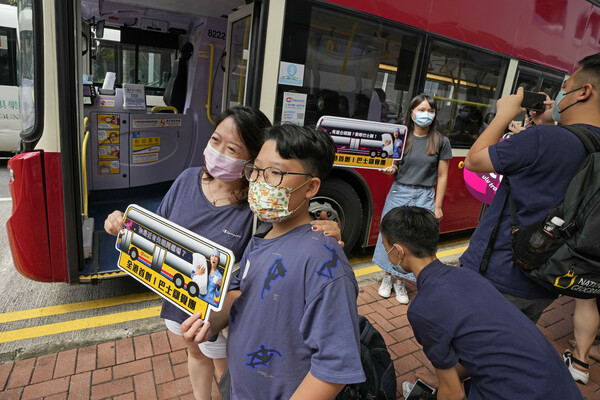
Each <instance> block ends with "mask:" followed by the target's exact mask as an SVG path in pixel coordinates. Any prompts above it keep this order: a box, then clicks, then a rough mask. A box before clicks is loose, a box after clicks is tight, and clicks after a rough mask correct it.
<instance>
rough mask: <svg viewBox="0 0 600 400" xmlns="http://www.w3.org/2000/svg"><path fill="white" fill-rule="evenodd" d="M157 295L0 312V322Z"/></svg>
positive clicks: (127, 301) (149, 297) (134, 301)
mask: <svg viewBox="0 0 600 400" xmlns="http://www.w3.org/2000/svg"><path fill="white" fill-rule="evenodd" d="M158 298H159V296H158V295H157V294H155V293H154V292H145V293H136V294H129V295H126V296H119V297H112V298H109V299H101V300H92V301H82V302H80V303H70V304H60V305H57V306H51V307H43V308H34V309H30V310H22V311H12V312H7V313H4V314H0V324H4V323H7V322H14V321H21V320H24V319H31V318H40V317H49V316H52V315H60V314H68V313H72V312H77V311H88V310H93V309H97V308H106V307H113V306H118V305H121V304H129V303H139V302H141V301H148V300H155V299H158Z"/></svg>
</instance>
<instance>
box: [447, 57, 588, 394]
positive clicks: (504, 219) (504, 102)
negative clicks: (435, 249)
mask: <svg viewBox="0 0 600 400" xmlns="http://www.w3.org/2000/svg"><path fill="white" fill-rule="evenodd" d="M579 65H580V68H579V69H578V70H577V71H575V73H574V74H573V75H571V76H570V77H569V78H568V79H567V80H566V81H565V82H564V83H563V87H562V90H561V91H560V93H559V94H558V95H557V97H556V99H555V103H554V106H553V109H552V118H553V120H554V121H556V122H558V123H563V124H579V125H581V126H583V127H585V128H587V129H589V130H591V131H592V132H594V133H596V134H597V135H598V136H599V137H600V93H599V92H598V88H600V53H598V54H593V55H590V56H588V57H585V58H584V59H582V60H580V61H579ZM522 101H523V88H519V89H518V90H517V93H516V94H514V95H510V96H506V97H503V98H501V99H499V100H498V102H497V104H496V116H495V117H494V119H493V120H492V121H491V123H490V125H489V126H488V128H487V129H486V130H485V131H484V132H483V133H482V134H481V136H479V138H478V139H477V141H476V142H475V143H474V144H473V146H472V147H471V149H470V150H469V152H468V153H467V157H466V159H465V167H466V168H468V169H469V170H471V171H473V172H495V173H500V174H502V175H504V176H505V177H508V178H509V180H510V194H511V197H512V198H513V200H514V203H515V208H516V210H517V220H518V223H519V224H520V225H521V226H529V225H531V224H533V223H536V222H537V221H539V220H540V219H542V218H543V217H544V216H545V215H546V214H547V213H548V210H550V209H551V208H552V207H554V206H556V205H557V204H559V203H560V202H561V201H562V199H563V198H564V194H565V192H566V190H567V186H568V184H569V182H570V181H571V179H572V178H573V176H574V175H575V173H576V172H577V171H578V170H579V167H580V165H581V163H582V162H583V160H584V158H585V157H586V155H587V152H586V150H585V147H584V146H583V144H582V143H581V141H580V140H579V139H578V138H577V137H576V136H575V135H574V134H572V133H571V132H569V131H567V130H566V129H563V128H561V127H560V126H554V125H535V126H532V127H529V128H528V129H527V130H526V131H525V132H523V133H522V134H519V135H513V136H511V138H510V139H508V140H504V141H501V142H498V141H499V139H500V138H501V137H502V135H503V134H504V132H505V129H506V126H507V125H508V124H509V123H510V122H511V121H512V120H513V119H514V118H515V117H516V116H517V115H519V114H520V113H521V112H522V108H521V102H522ZM507 197H508V196H507V188H506V185H505V184H504V180H503V184H501V185H500V186H499V187H498V191H497V192H496V195H495V196H494V199H493V201H492V203H491V204H490V207H489V209H488V210H487V212H486V213H485V215H484V216H483V218H482V220H481V222H480V223H479V226H478V227H477V229H476V230H475V232H474V233H473V235H472V236H471V240H470V243H469V247H468V248H467V250H466V251H465V252H464V253H463V255H462V256H461V257H460V260H459V262H460V263H461V265H462V266H463V267H465V268H468V269H471V270H474V271H477V272H479V273H481V274H482V275H484V276H485V277H486V278H487V279H488V280H489V281H490V282H491V283H492V284H493V285H494V286H495V287H496V288H497V289H498V290H499V291H500V292H501V293H502V294H503V295H504V296H505V297H506V298H507V299H508V300H509V301H510V302H511V303H513V304H514V305H515V306H516V307H517V308H519V309H520V310H521V311H522V312H524V313H525V314H526V315H527V316H528V317H529V318H530V319H531V320H532V321H533V322H537V321H538V319H539V318H540V316H541V315H542V312H543V311H544V309H545V308H546V307H547V306H548V305H549V304H551V303H552V302H553V301H554V299H555V298H556V294H555V293H554V292H551V291H549V290H547V289H545V288H543V287H542V286H540V285H538V284H537V283H535V282H533V281H532V280H531V279H529V278H528V277H527V276H526V275H525V274H523V272H522V271H521V270H520V268H519V267H518V266H517V265H516V264H515V263H514V262H513V260H512V250H511V229H510V219H511V217H510V207H508V206H507V207H504V203H505V202H506V201H507ZM498 221H499V228H498V236H497V238H496V240H495V243H494V244H493V247H492V252H491V256H490V258H489V263H488V264H487V266H485V267H482V260H483V255H484V252H485V250H486V248H487V246H488V243H489V241H490V235H491V232H492V230H493V229H494V226H495V225H496V223H497V222H498ZM580 303H581V304H583V306H581V307H580ZM584 303H587V300H583V299H576V313H575V315H574V326H575V336H576V341H577V342H578V343H577V346H578V347H581V349H579V348H576V349H575V350H574V352H573V353H571V352H569V351H567V352H565V353H564V355H563V358H564V360H565V363H566V364H567V365H568V367H569V370H570V372H571V374H572V375H573V378H574V379H576V380H578V381H580V382H582V383H585V382H587V380H588V378H589V349H590V346H591V345H592V343H593V337H594V335H595V333H596V330H597V328H598V323H599V319H598V311H597V308H596V305H595V304H593V307H592V304H591V303H590V304H584ZM586 305H589V307H586ZM594 309H596V311H595V315H594V313H593V310H594ZM577 310H578V311H577ZM584 315H586V316H589V317H584ZM580 335H581V336H580ZM584 338H585V339H584ZM590 339H591V340H590Z"/></svg>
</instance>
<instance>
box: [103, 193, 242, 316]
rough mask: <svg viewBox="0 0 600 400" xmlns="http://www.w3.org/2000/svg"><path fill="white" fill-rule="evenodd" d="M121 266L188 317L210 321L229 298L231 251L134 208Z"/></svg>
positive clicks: (120, 244)
mask: <svg viewBox="0 0 600 400" xmlns="http://www.w3.org/2000/svg"><path fill="white" fill-rule="evenodd" d="M123 221H124V229H123V230H122V232H121V233H120V234H119V235H118V237H117V242H116V244H115V247H116V249H117V250H119V251H120V256H119V261H118V266H119V268H120V269H122V270H123V271H125V272H126V273H128V274H129V275H131V276H132V277H134V278H135V279H137V280H138V281H139V282H141V283H142V284H144V285H145V286H147V287H149V288H150V289H152V290H153V291H154V292H156V293H157V294H158V295H160V296H162V297H163V298H165V299H167V300H168V301H170V302H171V303H173V304H175V305H176V306H177V307H179V308H181V309H182V310H183V311H185V312H187V313H188V314H190V315H191V314H194V313H196V312H199V313H200V318H202V319H206V318H208V315H209V313H210V310H215V311H219V310H220V309H221V307H222V305H223V301H224V300H225V294H226V293H227V287H228V286H229V279H230V277H231V271H232V266H233V263H234V262H235V257H234V255H233V253H232V252H231V250H229V249H226V248H224V247H222V246H219V245H218V244H216V243H214V242H212V241H210V240H208V239H206V238H203V237H202V236H199V235H197V234H195V233H193V232H191V231H189V230H187V229H185V228H182V227H181V226H179V225H176V224H174V223H172V222H170V221H168V220H166V219H164V218H162V217H160V216H159V215H156V214H154V213H152V212H150V211H148V210H145V209H144V208H142V207H139V206H137V205H135V204H132V205H130V206H129V207H128V208H127V211H126V212H125V215H124V216H123Z"/></svg>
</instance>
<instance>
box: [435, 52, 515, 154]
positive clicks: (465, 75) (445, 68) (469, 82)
mask: <svg viewBox="0 0 600 400" xmlns="http://www.w3.org/2000/svg"><path fill="white" fill-rule="evenodd" d="M507 65H508V61H507V60H506V59H504V58H503V57H500V56H497V55H493V54H490V53H487V52H484V51H480V50H476V49H474V48H469V47H466V46H465V47H463V46H460V45H457V44H452V43H447V42H444V41H442V40H432V44H431V50H430V53H429V60H428V62H427V75H426V81H425V89H424V92H425V93H426V94H429V95H431V96H433V98H435V99H436V100H437V101H438V128H439V129H440V131H441V132H443V133H444V134H445V135H446V136H448V137H449V138H450V143H451V144H452V146H453V147H464V148H469V147H471V145H472V144H473V143H474V142H475V139H477V137H478V136H479V135H480V134H481V133H482V132H483V131H484V129H485V128H486V127H487V122H486V121H489V120H490V118H491V117H493V113H492V109H493V107H492V106H493V105H494V104H495V100H497V99H498V98H499V97H500V94H501V91H502V82H503V81H504V77H505V75H506V69H507Z"/></svg>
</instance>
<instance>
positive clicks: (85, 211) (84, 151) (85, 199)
mask: <svg viewBox="0 0 600 400" xmlns="http://www.w3.org/2000/svg"><path fill="white" fill-rule="evenodd" d="M88 120H89V118H88V117H85V118H84V119H83V130H84V131H85V135H84V137H83V149H81V169H82V173H83V217H84V218H87V216H88V190H87V162H86V160H87V144H88V141H89V139H90V131H88V130H87V126H88Z"/></svg>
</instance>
